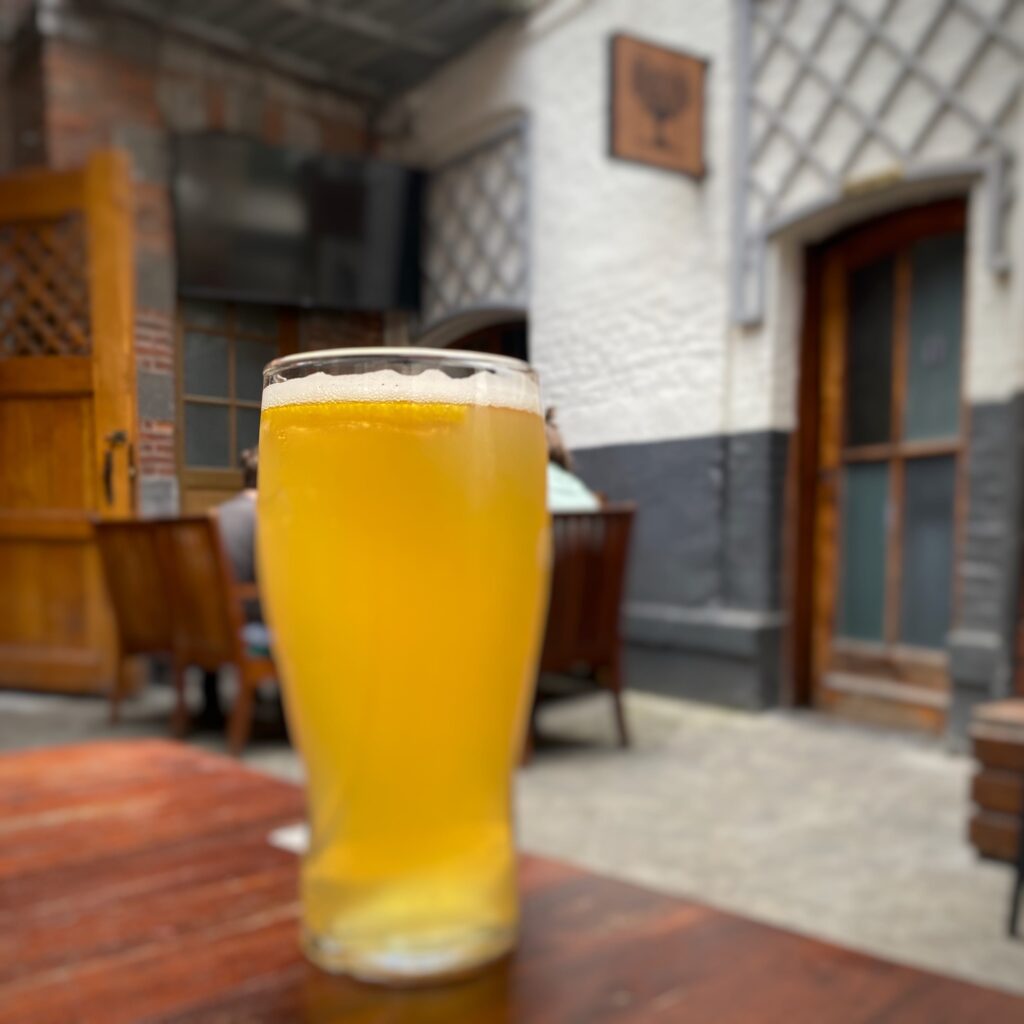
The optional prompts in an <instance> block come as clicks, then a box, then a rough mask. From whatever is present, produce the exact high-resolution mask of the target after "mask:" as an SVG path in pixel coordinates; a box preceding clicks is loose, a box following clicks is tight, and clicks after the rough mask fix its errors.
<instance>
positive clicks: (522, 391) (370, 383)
mask: <svg viewBox="0 0 1024 1024" xmlns="http://www.w3.org/2000/svg"><path fill="white" fill-rule="evenodd" d="M327 402H434V403H443V404H445V405H489V406H500V407H502V408H506V409H521V410H523V411H524V412H534V413H537V414H539V413H540V396H539V395H538V393H537V385H536V384H535V383H534V382H533V381H532V380H531V379H530V378H529V377H527V376H526V375H525V374H519V373H517V374H514V375H508V376H499V375H498V374H494V373H486V372H483V371H481V372H480V373H474V374H473V375H472V376H470V377H449V376H448V374H446V373H443V372H442V371H441V370H424V371H423V372H422V373H417V374H407V373H397V372H396V371H395V370H375V371H374V372H373V373H348V374H331V373H311V374H309V376H308V377H297V378H295V379H294V380H282V381H276V382H275V383H273V384H268V385H267V386H266V387H265V388H264V389H263V408H264V409H273V408H276V407H277V406H280V405H312V404H323V403H327Z"/></svg>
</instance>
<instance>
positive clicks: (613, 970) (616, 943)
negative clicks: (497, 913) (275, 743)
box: [0, 741, 1024, 1024]
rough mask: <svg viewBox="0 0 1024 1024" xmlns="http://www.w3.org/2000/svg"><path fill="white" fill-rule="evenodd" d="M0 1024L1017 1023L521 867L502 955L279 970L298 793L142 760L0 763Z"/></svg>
mask: <svg viewBox="0 0 1024 1024" xmlns="http://www.w3.org/2000/svg"><path fill="white" fill-rule="evenodd" d="M0 808H2V816H0V1021H3V1022H4V1024H9V1022H15V1021H16V1022H19V1024H20V1022H25V1024H51V1022H52V1024H92V1022H96V1024H101V1022H102V1024H121V1022H127V1021H133V1022H141V1021H146V1022H150V1024H155V1022H157V1021H160V1022H162V1024H186V1022H188V1024H197V1022H200V1021H203V1022H209V1024H214V1022H216V1024H233V1022H245V1024H270V1022H289V1024H292V1022H295V1021H300V1022H306V1024H339V1022H345V1024H349V1022H354V1024H362V1022H388V1024H396V1022H397V1024H403V1022H453V1024H461V1022H468V1024H475V1022H503V1024H505V1022H507V1024H512V1022H519V1021H530V1022H534V1021H537V1022H551V1024H573V1022H580V1024H590V1022H598V1021H616V1022H620V1021H682V1020H686V1021H691V1020H692V1021H701V1022H705V1021H709V1022H710V1021H713V1022H717V1024H724V1022H756V1024H764V1022H773V1021H778V1022H786V1024H803V1022H810V1024H819V1022H820V1024H849V1022H855V1021H856V1022H867V1021H885V1022H889V1024H892V1022H912V1021H919V1022H922V1024H923V1022H927V1024H938V1022H942V1021H957V1022H962V1021H979V1022H986V1024H988V1022H992V1024H1001V1022H1012V1021H1024V999H1018V998H1015V997H1012V996H1009V995H1003V994H1000V993H998V992H993V991H989V990H986V989H983V988H978V987H976V986H974V985H968V984H964V983H962V982H957V981H952V980H949V979H946V978H942V977H938V976H936V975H932V974H926V973H924V972H921V971H916V970H911V969H909V968H906V967H898V966H895V965H893V964H889V963H885V962H883V961H881V960H876V959H873V958H872V957H868V956H862V955H860V954H857V953H852V952H849V951H847V950H843V949H839V948H837V947H835V946H831V945H828V944H826V943H823V942H817V941H815V940H813V939H808V938H802V937H800V936H797V935H791V934H789V933H787V932H784V931H780V930H778V929H776V928H769V927H766V926H764V925H760V924H754V923H752V922H750V921H746V920H744V919H743V918H740V917H735V916H733V915H730V914H723V913H721V912H719V911H717V910H712V909H710V908H709V907H704V906H701V905H700V904H697V903H692V902H690V901H688V900H680V899H673V898H670V897H667V896H662V895H658V894H656V893H653V892H648V891H646V890H644V889H639V888H636V887H635V886H632V885H624V884H622V883H620V882H615V881H612V880H610V879H606V878H601V877H599V876H596V875H592V874H588V873H587V872H585V871H580V870H578V869H577V868H572V867H568V866H566V865H564V864H558V863H555V862H553V861H549V860H542V859H539V858H536V857H524V858H523V862H522V886H523V890H524V892H525V911H524V930H523V940H522V944H521V948H520V950H519V952H518V954H517V955H516V956H515V957H514V958H513V959H511V960H510V961H508V962H506V963H504V964H502V965H500V966H499V967H496V968H494V969H492V970H490V971H488V972H487V973H485V974H483V975H482V976H480V977H478V978H477V979H475V980H472V981H469V982H464V983H462V984H458V985H452V986H449V987H446V988H444V987H441V988H436V989H426V990H419V991H404V992H393V991H385V990H381V989H374V988H370V987H365V986H361V985H357V984H353V983H350V982H346V981H343V980H339V979H335V978H329V977H327V976H326V975H324V974H321V973H320V972H318V971H317V970H315V969H314V968H312V967H310V966H309V965H307V964H306V962H305V961H304V960H303V959H302V956H301V955H300V953H299V948H298V935H297V919H298V906H297V904H296V870H297V866H298V865H297V862H296V858H295V857H294V856H293V855H292V854H290V853H287V852H284V851H282V850H280V849H277V848H275V847H273V846H271V845H269V844H268V843H267V839H266V837H267V833H268V832H269V831H270V830H271V829H273V828H275V827H277V826H280V825H283V824H286V823H290V822H293V821H295V820H296V819H298V818H299V817H300V816H301V814H302V796H301V792H300V790H298V789H297V788H295V787H294V786H290V785H287V784H285V783H282V782H276V781H273V780H270V779H267V778H265V777H263V776H260V775H256V774H254V773H252V772H250V771H247V770H246V769H244V768H242V767H241V766H240V765H238V764H237V763H235V762H232V761H229V760H226V759H224V758H220V757H216V756H214V755H211V754H206V753H201V752H198V751H196V750H193V749H191V748H188V747H185V746H179V745H176V744H172V743H166V742H161V741H146V742H123V743H105V744H92V745H82V746H74V747H64V748H60V749H51V750H43V751H38V752H31V753H25V754H15V755H6V756H4V757H0Z"/></svg>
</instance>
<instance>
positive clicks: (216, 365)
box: [184, 331, 230, 398]
mask: <svg viewBox="0 0 1024 1024" xmlns="http://www.w3.org/2000/svg"><path fill="white" fill-rule="evenodd" d="M229 344H230V342H229V341H228V339H227V338H222V337H220V336H218V335H216V334H201V333H199V332H198V331H186V333H185V360H184V362H185V394H186V395H204V396H208V397H210V398H227V397H228V345H229Z"/></svg>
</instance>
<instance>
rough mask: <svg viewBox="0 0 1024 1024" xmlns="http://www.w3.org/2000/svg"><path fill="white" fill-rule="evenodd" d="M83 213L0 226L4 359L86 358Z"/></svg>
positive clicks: (0, 316) (0, 342)
mask: <svg viewBox="0 0 1024 1024" xmlns="http://www.w3.org/2000/svg"><path fill="white" fill-rule="evenodd" d="M85 268H86V251H85V232H84V226H83V222H82V217H81V215H80V214H70V215H68V216H66V217H61V218H59V219H54V220H33V221H21V222H15V223H9V224H3V225H0V355H2V356H47V355H75V356H77V355H87V354H88V353H89V351H90V347H91V340H90V332H89V289H88V283H87V281H86V277H85Z"/></svg>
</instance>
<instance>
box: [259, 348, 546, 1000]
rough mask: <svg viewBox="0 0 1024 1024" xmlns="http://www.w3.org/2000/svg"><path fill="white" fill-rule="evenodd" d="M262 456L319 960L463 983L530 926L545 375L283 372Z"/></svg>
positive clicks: (440, 355) (267, 554) (268, 551)
mask: <svg viewBox="0 0 1024 1024" xmlns="http://www.w3.org/2000/svg"><path fill="white" fill-rule="evenodd" d="M259 450H260V467H259V499H258V510H259V511H258V538H259V539H258V547H259V566H260V584H261V591H262V595H263V602H264V608H265V612H266V614H267V620H268V624H269V626H270V630H271V635H272V637H273V645H274V652H275V657H276V660H277V664H278V667H279V671H280V676H281V682H282V687H283V692H284V700H285V707H286V712H287V715H288V721H289V725H290V727H291V730H292V736H293V738H294V740H295V741H296V743H297V745H298V748H299V751H300V753H301V756H302V758H303V761H304V763H305V768H306V773H307V781H308V805H309V816H310V828H311V841H310V848H309V851H308V854H307V855H306V857H305V860H304V863H303V867H302V884H301V889H302V907H303V924H304V943H305V948H306V952H307V955H308V956H309V957H310V958H311V959H312V960H313V961H314V962H315V963H317V964H319V965H320V966H322V967H324V968H326V969H327V970H329V971H335V972H341V973H347V974H351V975H354V976H356V977H361V978H364V979H368V980H377V981H384V982H387V981H410V980H415V979H417V978H430V977H437V976H444V975H455V974H462V973H466V972H468V971H471V970H472V969H474V968H475V967H477V966H479V965H481V964H483V963H486V962H488V961H490V960H493V959H495V958H497V957H499V956H500V955H502V954H503V953H505V952H506V951H508V950H509V949H510V948H511V947H512V945H513V944H514V941H515V934H516V925H517V913H518V906H517V892H516V880H515V858H514V850H513V830H512V818H511V810H512V809H511V779H512V772H513V769H514V767H515V765H516V764H517V762H518V759H519V757H520V753H521V748H522V742H523V733H524V727H525V724H526V719H527V716H528V714H529V708H530V702H531V699H532V689H533V680H534V674H535V669H536V658H537V649H538V643H539V640H540V634H541V628H542V625H543V616H544V612H545V606H546V579H547V567H548V558H549V540H548V516H547V510H546V501H545V486H546V483H545V482H546V462H547V451H546V445H545V436H544V424H543V418H542V416H541V412H540V404H539V398H538V390H537V381H536V377H535V375H534V373H533V371H532V370H531V369H530V368H529V367H528V366H527V365H526V364H525V363H521V362H519V361H518V360H514V359H506V358H501V357H493V356H486V355H478V354H476V353H472V352H449V351H432V350H429V349H386V348H379V349H341V350H337V351H326V352H312V353H308V354H298V355H293V356H286V357H284V358H283V359H278V360H276V361H275V362H272V363H270V364H269V365H268V366H267V368H266V369H265V371H264V391H263V412H262V417H261V424H260V449H259Z"/></svg>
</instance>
